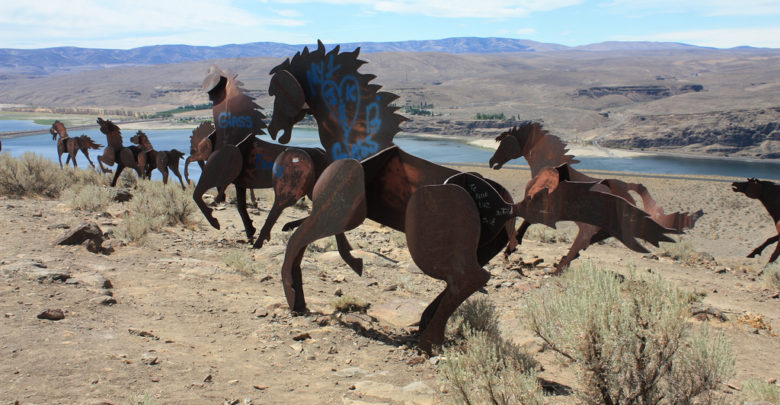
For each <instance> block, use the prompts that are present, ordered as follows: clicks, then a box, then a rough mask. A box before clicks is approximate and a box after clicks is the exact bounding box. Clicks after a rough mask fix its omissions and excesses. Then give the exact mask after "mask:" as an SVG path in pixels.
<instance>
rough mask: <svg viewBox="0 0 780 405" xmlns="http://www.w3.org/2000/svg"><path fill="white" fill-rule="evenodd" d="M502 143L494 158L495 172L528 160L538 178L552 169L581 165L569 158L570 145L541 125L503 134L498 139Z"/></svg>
mask: <svg viewBox="0 0 780 405" xmlns="http://www.w3.org/2000/svg"><path fill="white" fill-rule="evenodd" d="M496 141H498V142H500V144H499V146H498V149H496V152H495V153H494V154H493V156H492V157H491V158H490V161H489V164H490V167H492V168H493V169H500V168H501V167H502V166H503V165H504V163H506V162H508V161H510V160H512V159H517V158H519V157H521V156H522V157H524V158H525V160H526V161H527V162H528V165H529V166H530V167H531V174H532V175H534V176H535V175H536V173H539V171H540V170H541V169H543V168H545V167H548V166H553V167H554V166H560V165H562V164H574V163H579V161H578V160H575V159H574V156H572V155H567V154H566V152H568V151H569V150H568V149H566V144H565V143H564V142H563V141H562V140H561V139H560V138H558V137H557V136H555V135H550V134H548V133H547V131H546V130H544V129H542V124H540V123H538V122H528V123H526V124H523V125H520V126H518V127H513V128H511V129H510V130H508V131H506V132H503V133H501V134H500V135H499V136H498V137H496Z"/></svg>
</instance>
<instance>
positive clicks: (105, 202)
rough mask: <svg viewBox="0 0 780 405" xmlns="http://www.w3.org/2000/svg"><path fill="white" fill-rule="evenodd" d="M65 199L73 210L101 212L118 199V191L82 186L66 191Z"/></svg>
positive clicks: (96, 186)
mask: <svg viewBox="0 0 780 405" xmlns="http://www.w3.org/2000/svg"><path fill="white" fill-rule="evenodd" d="M64 196H65V199H66V200H67V201H68V205H70V207H71V208H74V209H78V210H88V211H99V210H104V209H106V208H107V207H108V206H109V205H110V204H111V203H112V202H113V201H114V197H116V190H115V189H113V188H110V187H106V186H98V185H95V184H87V185H82V186H80V187H73V188H71V189H69V190H66V191H65V193H64Z"/></svg>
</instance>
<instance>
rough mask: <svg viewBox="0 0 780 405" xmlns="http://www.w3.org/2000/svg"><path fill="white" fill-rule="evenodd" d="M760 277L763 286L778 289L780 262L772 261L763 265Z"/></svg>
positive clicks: (779, 286) (779, 288)
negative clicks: (762, 272)
mask: <svg viewBox="0 0 780 405" xmlns="http://www.w3.org/2000/svg"><path fill="white" fill-rule="evenodd" d="M761 279H762V280H764V287H766V288H768V289H770V290H780V264H778V263H773V264H770V265H767V266H766V267H764V274H763V275H762V276H761Z"/></svg>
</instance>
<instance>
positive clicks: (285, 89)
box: [268, 70, 306, 143]
mask: <svg viewBox="0 0 780 405" xmlns="http://www.w3.org/2000/svg"><path fill="white" fill-rule="evenodd" d="M268 95H270V96H272V97H274V114H273V117H272V119H271V123H270V124H269V125H268V133H269V134H270V135H271V138H272V139H276V134H277V133H278V132H279V131H280V130H284V135H283V137H282V138H279V142H281V143H287V142H289V141H290V135H291V132H292V126H293V125H294V124H295V122H296V121H297V120H300V118H299V116H300V113H301V110H303V106H304V104H306V96H305V95H304V93H303V88H302V87H301V84H300V83H298V80H297V79H296V78H295V76H293V75H292V73H290V72H289V71H287V70H280V71H279V72H276V73H275V74H274V76H273V77H272V78H271V83H270V84H269V86H268ZM296 118H297V120H296Z"/></svg>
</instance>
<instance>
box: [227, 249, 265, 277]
mask: <svg viewBox="0 0 780 405" xmlns="http://www.w3.org/2000/svg"><path fill="white" fill-rule="evenodd" d="M222 262H223V263H225V264H226V265H227V266H228V267H230V268H231V269H233V270H235V271H237V272H239V273H241V274H243V275H245V276H252V275H254V274H256V273H259V272H261V271H262V270H263V268H262V266H261V265H260V263H257V262H255V261H254V259H253V258H252V257H250V255H249V253H248V252H246V251H244V250H239V249H236V250H233V251H231V252H228V253H227V254H226V255H225V256H223V257H222Z"/></svg>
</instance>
